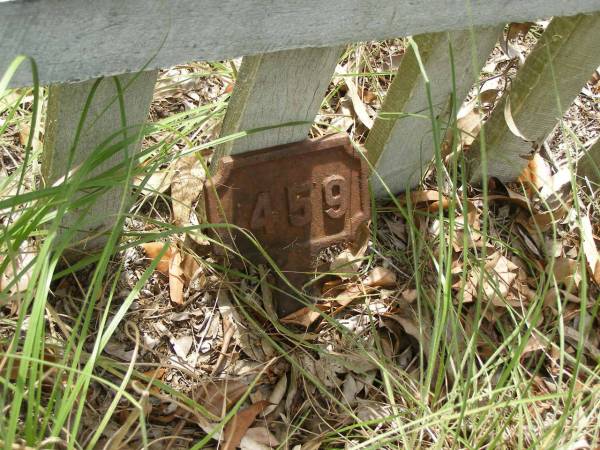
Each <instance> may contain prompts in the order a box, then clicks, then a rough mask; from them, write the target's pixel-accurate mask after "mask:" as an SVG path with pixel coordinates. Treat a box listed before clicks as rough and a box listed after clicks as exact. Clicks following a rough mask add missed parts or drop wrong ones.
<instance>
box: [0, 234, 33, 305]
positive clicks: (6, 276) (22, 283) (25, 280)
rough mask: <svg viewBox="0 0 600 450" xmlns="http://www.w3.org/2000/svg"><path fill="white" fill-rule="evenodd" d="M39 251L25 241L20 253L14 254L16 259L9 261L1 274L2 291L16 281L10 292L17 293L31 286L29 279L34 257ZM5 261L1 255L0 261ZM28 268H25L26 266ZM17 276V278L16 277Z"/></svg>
mask: <svg viewBox="0 0 600 450" xmlns="http://www.w3.org/2000/svg"><path fill="white" fill-rule="evenodd" d="M36 254H37V252H36V250H35V248H34V247H33V246H32V245H29V244H27V243H26V242H24V243H23V245H22V246H21V248H19V253H18V254H16V255H15V256H14V259H13V260H11V261H8V264H7V266H6V268H5V269H4V272H3V273H2V274H0V291H5V290H6V289H7V288H8V286H9V285H10V284H11V283H13V282H14V284H13V285H12V286H11V287H10V290H9V293H10V294H13V295H14V294H16V293H18V292H24V291H25V290H27V287H28V286H29V280H30V279H31V271H32V269H33V264H32V262H33V259H34V258H35V256H36ZM2 261H4V257H3V256H0V262H2ZM27 266H29V268H27V270H25V268H26V267H27ZM15 278H16V279H15Z"/></svg>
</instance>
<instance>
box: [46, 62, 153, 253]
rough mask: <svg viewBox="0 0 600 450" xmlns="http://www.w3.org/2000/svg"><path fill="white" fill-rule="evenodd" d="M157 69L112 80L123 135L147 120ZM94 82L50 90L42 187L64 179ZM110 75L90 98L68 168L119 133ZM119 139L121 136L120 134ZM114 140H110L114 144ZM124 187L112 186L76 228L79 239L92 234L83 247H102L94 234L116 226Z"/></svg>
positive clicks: (135, 130) (123, 152)
mask: <svg viewBox="0 0 600 450" xmlns="http://www.w3.org/2000/svg"><path fill="white" fill-rule="evenodd" d="M156 76H157V72H156V71H150V72H142V73H140V74H138V75H121V76H119V77H116V78H117V79H118V81H119V83H120V84H121V87H122V88H123V90H124V93H123V100H124V102H123V103H124V105H125V120H126V123H127V129H126V130H125V131H124V132H126V133H127V136H135V135H136V134H137V133H139V126H141V125H142V124H143V123H144V122H145V121H146V118H147V116H148V110H149V107H150V102H151V100H152V94H153V91H154V85H155V83H156ZM95 82H96V80H90V81H86V82H83V83H75V84H63V85H55V86H52V87H50V89H49V93H48V110H47V119H46V136H45V143H44V157H43V161H42V174H43V177H44V181H45V182H46V184H53V183H55V182H56V181H57V180H59V179H60V178H62V177H64V176H65V175H66V174H65V170H66V167H67V165H68V160H69V154H70V149H71V148H72V147H73V144H74V142H75V136H76V133H77V129H78V124H79V122H80V118H81V117H82V112H83V109H84V105H85V103H86V101H87V99H88V96H89V94H90V92H91V90H92V87H93V85H94V83H95ZM116 86H117V85H116V83H115V79H113V78H112V77H109V78H105V79H103V80H102V81H101V82H100V84H99V85H98V88H97V90H96V92H95V94H94V96H93V98H92V100H91V104H90V108H89V112H88V115H87V118H86V121H85V123H84V125H83V127H82V128H81V129H82V133H81V137H80V139H79V142H78V145H77V146H76V148H75V152H74V160H73V164H72V167H77V166H78V165H80V164H81V163H82V162H83V161H85V160H86V158H88V157H89V156H90V155H91V154H92V153H93V152H94V151H96V150H97V149H98V148H99V147H100V145H101V144H102V143H103V142H104V141H105V140H107V139H108V138H110V137H111V136H112V135H113V134H114V133H117V132H119V131H121V130H123V125H122V120H123V119H122V116H121V111H120V107H119V101H118V95H117V87H116ZM119 136H121V137H123V136H122V135H121V134H119ZM117 141H118V138H115V139H113V140H112V141H110V144H114V143H116V142H117ZM136 149H137V145H130V146H129V147H128V148H124V149H123V150H121V151H120V153H117V154H115V155H114V156H113V157H112V158H110V159H109V160H107V161H105V162H104V163H102V164H101V165H99V166H98V167H96V168H95V170H94V171H93V173H92V175H94V174H99V173H102V172H104V171H106V170H108V169H110V168H111V167H113V166H114V165H115V164H118V163H119V162H121V161H122V160H123V159H124V157H125V155H126V154H130V152H132V151H135V150H136ZM123 189H124V186H115V188H114V189H112V190H110V191H109V192H107V193H106V194H104V195H102V196H100V197H99V198H98V199H97V200H96V202H95V204H94V205H93V206H92V208H91V209H90V210H89V212H88V213H87V214H86V219H85V220H84V222H83V224H82V225H81V226H80V228H79V229H80V231H81V233H80V235H79V236H78V238H79V239H86V238H88V237H89V236H94V237H93V238H92V239H89V240H88V242H86V243H85V248H86V249H88V250H93V249H95V248H98V247H99V246H101V245H103V243H104V242H105V239H104V238H103V237H98V238H96V237H95V236H96V235H97V234H100V233H102V232H106V231H107V230H109V229H110V228H111V227H112V225H113V224H114V222H115V215H116V214H117V212H118V208H119V204H120V201H121V196H122V195H123ZM77 215H78V214H77V213H75V214H73V215H72V216H71V217H67V218H66V219H65V221H64V225H65V226H69V225H71V224H73V223H74V221H75V220H76V218H77Z"/></svg>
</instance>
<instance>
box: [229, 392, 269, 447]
mask: <svg viewBox="0 0 600 450" xmlns="http://www.w3.org/2000/svg"><path fill="white" fill-rule="evenodd" d="M267 406H269V402H268V401H266V400H261V401H259V402H256V403H253V404H252V405H250V406H248V407H247V408H244V409H242V410H240V411H238V413H237V414H236V415H235V416H233V418H232V419H231V421H230V422H229V423H228V424H227V426H226V427H225V430H224V431H223V441H224V442H223V447H221V448H222V449H223V450H234V449H236V448H237V447H239V446H240V443H241V442H242V438H243V437H244V436H245V434H246V432H247V431H248V428H250V426H251V425H252V424H253V423H254V420H255V419H256V416H258V415H259V414H260V413H261V412H263V411H264V410H265V408H266V407H267Z"/></svg>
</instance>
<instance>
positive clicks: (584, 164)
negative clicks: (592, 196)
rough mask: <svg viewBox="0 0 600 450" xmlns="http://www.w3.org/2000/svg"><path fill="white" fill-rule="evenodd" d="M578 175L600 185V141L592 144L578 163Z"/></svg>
mask: <svg viewBox="0 0 600 450" xmlns="http://www.w3.org/2000/svg"><path fill="white" fill-rule="evenodd" d="M577 175H579V176H582V177H587V178H589V179H590V181H591V182H592V183H596V184H600V139H598V140H597V141H596V142H595V143H594V144H592V146H591V147H590V148H589V149H588V150H587V151H586V152H585V154H584V155H583V156H582V157H581V159H580V160H579V162H578V163H577Z"/></svg>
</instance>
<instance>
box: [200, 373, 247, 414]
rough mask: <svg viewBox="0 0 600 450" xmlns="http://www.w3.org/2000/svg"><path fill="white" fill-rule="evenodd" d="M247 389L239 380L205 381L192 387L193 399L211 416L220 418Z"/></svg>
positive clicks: (245, 384)
mask: <svg viewBox="0 0 600 450" xmlns="http://www.w3.org/2000/svg"><path fill="white" fill-rule="evenodd" d="M247 389H248V383H245V382H243V381H239V380H226V379H225V380H223V379H219V380H214V381H211V380H206V381H204V382H203V383H200V384H198V385H196V386H195V387H194V399H195V400H196V401H197V402H198V403H200V404H201V405H202V406H203V407H204V408H206V410H207V411H208V412H210V413H211V414H212V415H214V416H216V417H220V418H222V417H224V416H225V413H226V412H227V411H228V410H229V409H230V408H231V407H232V406H233V405H234V404H235V403H236V402H237V401H238V400H239V399H240V398H242V396H243V395H244V394H245V392H246V390H247Z"/></svg>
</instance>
